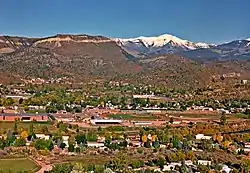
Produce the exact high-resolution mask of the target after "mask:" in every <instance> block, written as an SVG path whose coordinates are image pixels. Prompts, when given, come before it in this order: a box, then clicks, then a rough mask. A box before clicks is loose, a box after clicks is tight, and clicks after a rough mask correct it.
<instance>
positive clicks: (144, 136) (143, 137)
mask: <svg viewBox="0 0 250 173" xmlns="http://www.w3.org/2000/svg"><path fill="white" fill-rule="evenodd" d="M141 140H142V142H144V143H145V142H147V140H148V137H147V135H143V136H142V137H141Z"/></svg>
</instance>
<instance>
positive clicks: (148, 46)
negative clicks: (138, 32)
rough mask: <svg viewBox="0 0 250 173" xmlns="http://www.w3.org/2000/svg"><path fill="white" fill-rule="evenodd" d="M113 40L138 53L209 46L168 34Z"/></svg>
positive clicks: (176, 50) (155, 52)
mask: <svg viewBox="0 0 250 173" xmlns="http://www.w3.org/2000/svg"><path fill="white" fill-rule="evenodd" d="M114 40H115V41H116V42H117V44H118V45H120V46H121V47H122V48H124V49H125V50H127V51H132V52H138V53H139V54H145V53H146V54H164V53H170V52H181V51H188V50H195V49H198V48H209V47H210V45H208V44H206V43H194V42H191V41H188V40H183V39H181V38H178V37H176V36H173V35H170V34H163V35H160V36H158V37H144V36H141V37H137V38H129V39H120V38H116V39H114Z"/></svg>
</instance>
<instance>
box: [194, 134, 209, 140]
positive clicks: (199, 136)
mask: <svg viewBox="0 0 250 173" xmlns="http://www.w3.org/2000/svg"><path fill="white" fill-rule="evenodd" d="M211 138H212V136H205V135H204V134H197V135H195V139H199V140H201V139H205V140H210V139H211Z"/></svg>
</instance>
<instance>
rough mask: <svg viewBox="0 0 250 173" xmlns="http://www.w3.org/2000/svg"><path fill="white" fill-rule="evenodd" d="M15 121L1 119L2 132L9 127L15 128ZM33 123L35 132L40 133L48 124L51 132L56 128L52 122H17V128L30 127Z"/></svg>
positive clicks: (0, 129)
mask: <svg viewBox="0 0 250 173" xmlns="http://www.w3.org/2000/svg"><path fill="white" fill-rule="evenodd" d="M14 123H15V122H6V121H0V132H1V131H4V130H8V129H13V127H14ZM31 123H33V125H34V130H35V133H40V132H41V130H42V128H43V127H44V126H46V127H47V128H48V131H49V132H53V131H55V130H56V127H55V126H54V125H53V124H52V123H51V122H17V129H20V128H23V129H28V128H29V127H30V124H31Z"/></svg>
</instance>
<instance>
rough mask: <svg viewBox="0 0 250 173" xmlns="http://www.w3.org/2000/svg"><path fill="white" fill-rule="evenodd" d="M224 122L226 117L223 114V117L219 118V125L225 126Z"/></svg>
mask: <svg viewBox="0 0 250 173" xmlns="http://www.w3.org/2000/svg"><path fill="white" fill-rule="evenodd" d="M226 122H227V117H226V115H225V114H223V115H222V116H221V117H220V123H221V124H222V125H225V124H226Z"/></svg>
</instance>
